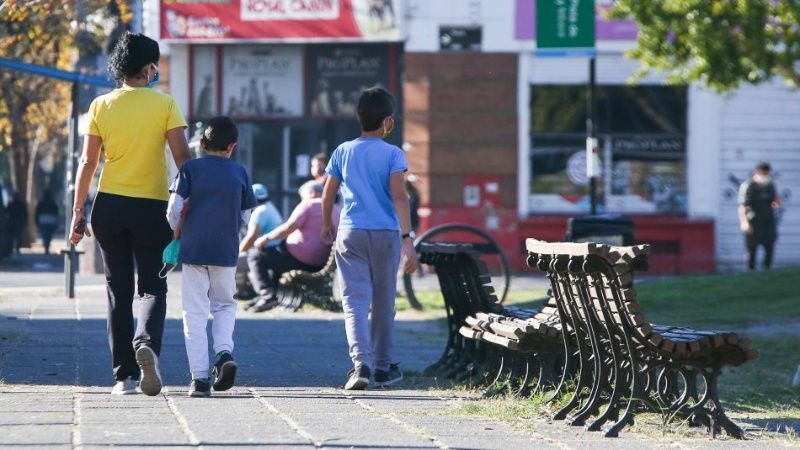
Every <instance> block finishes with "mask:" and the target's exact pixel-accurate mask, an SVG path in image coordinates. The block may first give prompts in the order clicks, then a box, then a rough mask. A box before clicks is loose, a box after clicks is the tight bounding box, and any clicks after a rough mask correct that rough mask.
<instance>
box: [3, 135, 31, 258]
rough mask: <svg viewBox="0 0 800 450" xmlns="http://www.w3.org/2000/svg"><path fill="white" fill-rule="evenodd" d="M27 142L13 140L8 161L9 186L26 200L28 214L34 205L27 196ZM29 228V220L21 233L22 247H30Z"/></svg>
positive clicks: (28, 164) (29, 160)
mask: <svg viewBox="0 0 800 450" xmlns="http://www.w3.org/2000/svg"><path fill="white" fill-rule="evenodd" d="M27 144H28V143H27V142H19V141H17V142H14V145H13V146H12V147H11V158H9V162H10V163H11V186H12V188H13V189H14V193H15V194H16V195H18V196H19V197H20V198H21V199H23V200H24V201H25V202H26V206H27V208H28V212H29V216H30V210H31V208H32V207H35V205H33V206H32V205H31V203H30V200H29V199H28V198H27V197H28V196H27V188H28V179H29V178H32V177H29V176H28V170H29V166H30V164H31V155H30V153H29V149H28V145H27ZM34 227H35V226H34ZM30 229H31V223H30V220H29V221H28V224H27V225H26V232H25V233H24V234H23V242H22V246H23V247H30V244H31V240H30V238H31V233H30Z"/></svg>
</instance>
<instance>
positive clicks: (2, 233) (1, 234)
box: [0, 186, 11, 260]
mask: <svg viewBox="0 0 800 450" xmlns="http://www.w3.org/2000/svg"><path fill="white" fill-rule="evenodd" d="M10 234H11V233H10V232H9V227H8V214H7V211H6V204H5V200H4V199H3V187H2V186H0V260H3V259H5V258H7V257H8V256H10V255H11V236H9V235H10Z"/></svg>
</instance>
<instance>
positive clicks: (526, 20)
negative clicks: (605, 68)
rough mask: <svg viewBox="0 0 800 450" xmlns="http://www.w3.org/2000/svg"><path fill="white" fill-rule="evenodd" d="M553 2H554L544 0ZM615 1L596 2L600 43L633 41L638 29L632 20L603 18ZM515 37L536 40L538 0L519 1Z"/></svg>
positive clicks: (596, 22)
mask: <svg viewBox="0 0 800 450" xmlns="http://www.w3.org/2000/svg"><path fill="white" fill-rule="evenodd" d="M542 1H553V0H542ZM613 3H614V0H595V11H596V13H595V15H596V19H595V33H596V34H597V40H598V41H633V40H635V39H636V35H637V33H638V29H637V28H636V24H635V23H634V22H633V21H632V20H608V19H606V18H604V17H603V13H604V12H605V10H607V9H609V8H611V5H612V4H613ZM514 37H516V38H517V39H520V40H525V39H531V40H532V39H536V0H517V5H516V23H515V27H514Z"/></svg>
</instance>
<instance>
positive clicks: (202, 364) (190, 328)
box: [181, 264, 236, 380]
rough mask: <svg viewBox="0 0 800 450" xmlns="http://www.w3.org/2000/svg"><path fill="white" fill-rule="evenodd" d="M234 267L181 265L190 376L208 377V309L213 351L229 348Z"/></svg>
mask: <svg viewBox="0 0 800 450" xmlns="http://www.w3.org/2000/svg"><path fill="white" fill-rule="evenodd" d="M235 275H236V267H220V266H197V265H194V264H184V265H183V269H182V283H181V290H182V301H183V336H184V338H185V341H186V354H187V355H188V356H189V370H190V371H191V372H192V379H195V380H196V379H200V378H207V377H208V369H209V361H208V337H207V334H206V327H207V326H208V313H209V310H210V311H211V315H212V316H213V317H214V321H213V322H212V324H211V336H212V337H213V339H214V354H217V353H219V352H221V351H225V350H227V351H229V352H233V327H234V325H235V324H236V300H234V299H233V294H234V293H235V292H236V280H235Z"/></svg>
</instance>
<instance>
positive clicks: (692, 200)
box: [686, 85, 722, 218]
mask: <svg viewBox="0 0 800 450" xmlns="http://www.w3.org/2000/svg"><path fill="white" fill-rule="evenodd" d="M721 104H722V98H721V97H720V96H719V95H716V94H714V93H713V92H710V91H709V90H707V89H703V88H700V87H698V86H696V85H692V86H690V87H689V111H688V114H687V119H686V120H687V122H688V123H687V132H686V170H687V172H688V173H687V174H686V192H687V197H688V198H687V203H688V204H687V211H686V212H687V215H688V216H689V217H690V218H716V217H717V215H718V214H719V195H718V194H717V193H718V192H719V186H720V185H719V181H720V180H719V177H716V176H714V174H716V173H719V170H720V143H721V141H720V140H721V136H720V132H721V129H720V120H721V117H720V108H721Z"/></svg>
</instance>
